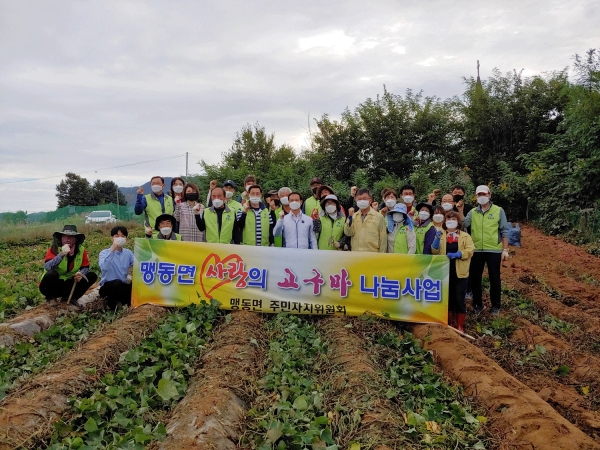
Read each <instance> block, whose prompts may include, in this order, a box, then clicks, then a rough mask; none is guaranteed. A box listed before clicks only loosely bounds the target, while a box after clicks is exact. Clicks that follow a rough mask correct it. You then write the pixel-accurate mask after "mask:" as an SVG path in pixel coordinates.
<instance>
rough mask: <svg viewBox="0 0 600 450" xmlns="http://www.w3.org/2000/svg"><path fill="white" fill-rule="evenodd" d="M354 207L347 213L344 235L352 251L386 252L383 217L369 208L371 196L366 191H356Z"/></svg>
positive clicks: (385, 233) (385, 227)
mask: <svg viewBox="0 0 600 450" xmlns="http://www.w3.org/2000/svg"><path fill="white" fill-rule="evenodd" d="M355 198H356V205H357V207H358V209H359V210H358V211H357V212H354V208H350V209H349V211H348V219H347V220H346V224H345V225H344V233H345V234H346V235H347V236H349V237H350V238H351V241H350V242H351V245H352V251H355V252H379V253H385V252H386V250H387V226H386V220H385V217H383V216H382V215H381V214H380V213H378V212H377V211H375V210H374V209H373V208H371V203H372V202H373V195H371V191H369V190H368V189H358V190H357V191H356V197H355Z"/></svg>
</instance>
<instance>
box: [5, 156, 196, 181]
mask: <svg viewBox="0 0 600 450" xmlns="http://www.w3.org/2000/svg"><path fill="white" fill-rule="evenodd" d="M183 156H185V153H182V154H181V155H175V156H168V157H166V158H159V159H152V160H150V161H141V162H137V163H131V164H121V165H119V166H113V167H104V168H102V169H95V170H88V171H85V172H79V174H80V175H81V174H84V173H92V172H98V171H101V170H110V169H120V168H121V167H130V166H138V165H140V164H148V163H151V162H156V161H165V160H167V159H175V158H181V157H183ZM63 176H64V175H52V176H49V177H40V178H28V179H26V180H16V181H0V184H13V183H25V182H28V181H39V180H47V179H49V178H59V177H63Z"/></svg>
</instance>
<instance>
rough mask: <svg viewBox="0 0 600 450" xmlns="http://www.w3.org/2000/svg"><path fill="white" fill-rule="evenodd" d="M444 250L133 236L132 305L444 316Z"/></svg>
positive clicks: (440, 319) (426, 318)
mask: <svg viewBox="0 0 600 450" xmlns="http://www.w3.org/2000/svg"><path fill="white" fill-rule="evenodd" d="M449 264H450V263H449V260H448V258H447V257H446V256H432V255H400V254H385V253H384V254H382V253H359V252H341V251H325V250H297V249H286V248H275V247H253V246H245V245H228V244H206V243H197V242H179V241H164V240H155V239H136V240H135V263H134V267H133V293H132V305H133V306H139V305H142V304H144V303H153V304H156V305H162V306H179V307H183V306H187V305H189V304H190V303H199V302H200V301H202V300H210V299H215V300H218V301H219V302H221V305H222V306H221V307H222V308H223V309H231V310H235V309H245V310H250V311H257V312H265V313H278V312H282V311H288V312H290V313H295V314H318V315H332V314H342V315H351V316H356V315H361V314H363V313H365V312H366V311H370V312H371V313H374V314H377V315H382V316H384V317H388V318H390V319H393V320H402V321H407V322H436V323H447V320H448V273H449Z"/></svg>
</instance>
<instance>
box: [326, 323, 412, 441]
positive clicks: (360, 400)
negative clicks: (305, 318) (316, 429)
mask: <svg viewBox="0 0 600 450" xmlns="http://www.w3.org/2000/svg"><path fill="white" fill-rule="evenodd" d="M356 323H357V320H355V319H353V318H344V317H330V318H327V319H324V320H322V321H320V322H319V329H320V331H321V334H322V336H323V338H324V340H326V341H327V342H328V344H329V347H328V353H327V357H328V360H329V373H328V374H327V377H326V378H327V380H326V381H325V382H326V383H327V384H329V385H330V386H331V390H330V391H329V392H328V393H327V396H326V399H325V403H326V404H327V403H330V406H328V409H330V410H333V411H340V410H341V411H344V415H343V417H344V418H345V419H346V420H343V419H342V417H341V416H340V414H338V413H337V412H336V413H334V415H333V417H332V421H331V428H332V434H333V435H334V436H336V443H337V444H338V445H340V448H347V447H348V444H349V443H350V442H351V441H356V442H361V443H363V444H368V445H369V446H370V447H369V448H379V446H389V447H392V448H403V445H402V444H403V443H404V444H408V442H407V439H406V438H405V437H404V436H403V433H402V430H403V429H405V428H406V426H405V423H404V420H403V418H402V411H400V410H399V408H398V407H397V405H395V404H394V403H393V402H391V401H390V400H389V399H387V398H386V397H385V392H382V388H381V387H382V385H383V384H384V383H383V380H382V379H381V377H380V376H379V374H378V372H377V366H376V364H375V363H374V362H373V361H371V356H370V355H369V353H368V352H367V351H366V350H365V347H366V341H365V340H364V339H362V338H361V337H359V336H357V335H356V334H354V333H353V332H352V331H350V330H351V328H346V326H348V325H350V326H352V324H356ZM357 417H359V418H360V420H357ZM348 418H350V419H352V420H348Z"/></svg>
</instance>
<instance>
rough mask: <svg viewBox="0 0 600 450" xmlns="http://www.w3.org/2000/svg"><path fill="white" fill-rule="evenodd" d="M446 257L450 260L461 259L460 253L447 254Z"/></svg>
mask: <svg viewBox="0 0 600 450" xmlns="http://www.w3.org/2000/svg"><path fill="white" fill-rule="evenodd" d="M446 256H447V257H448V258H450V259H460V258H462V252H456V253H448V254H447V255H446Z"/></svg>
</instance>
